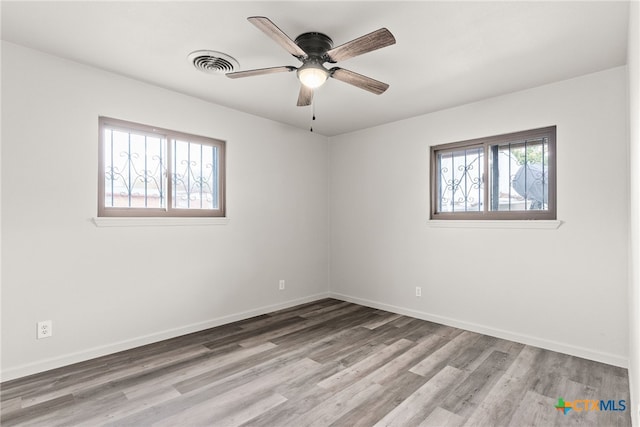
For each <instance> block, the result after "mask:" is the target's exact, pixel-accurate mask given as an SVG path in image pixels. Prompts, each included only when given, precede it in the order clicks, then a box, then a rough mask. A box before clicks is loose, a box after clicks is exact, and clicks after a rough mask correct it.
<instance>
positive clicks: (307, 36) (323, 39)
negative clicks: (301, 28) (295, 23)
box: [295, 32, 333, 62]
mask: <svg viewBox="0 0 640 427" xmlns="http://www.w3.org/2000/svg"><path fill="white" fill-rule="evenodd" d="M295 43H296V44H297V45H298V46H300V48H301V49H302V50H304V51H305V52H306V53H307V55H309V58H311V59H326V58H323V56H324V55H325V53H327V51H329V50H330V49H331V48H332V47H333V40H331V38H330V37H329V36H327V35H326V34H322V33H316V32H310V33H303V34H300V35H299V36H298V37H296V40H295ZM323 62H326V61H323Z"/></svg>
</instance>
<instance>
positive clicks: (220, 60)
mask: <svg viewBox="0 0 640 427" xmlns="http://www.w3.org/2000/svg"><path fill="white" fill-rule="evenodd" d="M189 62H191V63H192V64H193V66H194V67H196V69H198V70H200V71H202V72H203V73H208V74H223V75H224V74H226V73H230V72H232V71H234V70H236V69H237V68H238V67H239V64H238V61H236V60H235V59H234V58H233V57H231V56H229V55H227V54H225V53H222V52H216V51H213V50H196V51H195V52H191V53H190V54H189Z"/></svg>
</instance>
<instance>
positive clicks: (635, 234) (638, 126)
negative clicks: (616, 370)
mask: <svg viewBox="0 0 640 427" xmlns="http://www.w3.org/2000/svg"><path fill="white" fill-rule="evenodd" d="M627 64H628V73H629V142H630V156H629V159H630V165H631V170H630V172H631V176H630V180H629V181H630V183H631V197H630V200H631V215H630V219H631V239H630V250H629V266H630V270H629V271H630V274H629V385H630V387H631V408H630V410H631V417H632V419H633V425H636V426H638V425H640V3H638V2H631V5H630V8H629V54H628V57H627Z"/></svg>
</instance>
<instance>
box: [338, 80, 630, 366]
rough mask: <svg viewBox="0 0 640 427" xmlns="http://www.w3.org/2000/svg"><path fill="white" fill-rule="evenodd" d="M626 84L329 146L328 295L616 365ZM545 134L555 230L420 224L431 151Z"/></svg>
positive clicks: (625, 211) (459, 114)
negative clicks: (550, 141) (553, 169)
mask: <svg viewBox="0 0 640 427" xmlns="http://www.w3.org/2000/svg"><path fill="white" fill-rule="evenodd" d="M626 84H627V79H626V68H625V67H621V68H616V69H612V70H608V71H604V72H600V73H597V74H592V75H587V76H583V77H580V78H576V79H572V80H567V81H563V82H559V83H556V84H551V85H547V86H543V87H539V88H535V89H531V90H527V91H522V92H518V93H514V94H510V95H506V96H502V97H498V98H493V99H488V100H485V101H482V102H478V103H474V104H470V105H466V106H462V107H459V108H454V109H450V110H445V111H441V112H437V113H433V114H428V115H425V116H420V117H416V118H413V119H409V120H405V121H401V122H397V123H392V124H388V125H384V126H380V127H376V128H372V129H368V130H365V131H361V132H357V133H352V134H348V135H343V136H338V137H334V138H331V139H330V148H329V162H330V176H329V194H330V214H329V216H330V218H331V220H330V247H331V252H330V274H329V276H330V286H331V289H330V290H331V293H332V295H334V296H336V297H338V298H344V299H347V300H351V301H355V302H359V303H363V304H367V305H372V306H376V307H380V308H384V309H388V310H392V311H397V312H402V313H407V314H412V315H414V316H417V317H422V318H425V319H432V320H435V321H437V322H441V323H445V324H450V325H454V326H459V327H463V328H466V329H470V330H475V331H479V332H484V333H488V334H493V335H496V336H500V337H505V338H510V339H514V340H517V341H522V342H525V343H530V344H534V345H539V346H542V347H546V348H550V349H555V350H559V351H563V352H566V353H570V354H575V355H579V356H583V357H588V358H591V359H595V360H600V361H604V362H607V363H612V364H616V365H620V366H626V365H627V361H628V346H627V343H628V330H629V328H628V319H627V306H628V304H627V283H628V280H627V276H628V275H627V264H628V258H627V252H628V251H627V242H628V231H629V228H628V215H629V206H628V192H629V185H628V161H627V121H626V117H627V108H628V106H627V97H626V87H627V86H626ZM549 125H557V141H558V142H557V161H558V178H557V180H558V219H559V220H561V221H563V224H562V225H561V226H560V228H558V229H556V230H534V229H523V230H520V229H518V230H509V229H489V230H487V229H469V228H457V229H442V228H433V227H430V226H429V225H427V219H428V212H429V180H428V177H429V169H428V167H429V147H430V146H431V145H434V144H442V143H448V142H455V141H460V140H466V139H471V138H478V137H483V136H490V135H497V134H502V133H508V132H513V131H519V130H525V129H532V128H537V127H543V126H549ZM416 286H421V287H422V297H421V298H416V297H415V287H416Z"/></svg>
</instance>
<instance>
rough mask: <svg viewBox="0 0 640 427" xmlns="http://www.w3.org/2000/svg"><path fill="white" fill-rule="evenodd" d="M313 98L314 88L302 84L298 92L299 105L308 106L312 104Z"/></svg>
mask: <svg viewBox="0 0 640 427" xmlns="http://www.w3.org/2000/svg"><path fill="white" fill-rule="evenodd" d="M312 100H313V89H311V88H310V87H307V86H305V85H303V84H301V85H300V93H299V94H298V107H306V106H307V105H311V101H312Z"/></svg>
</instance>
